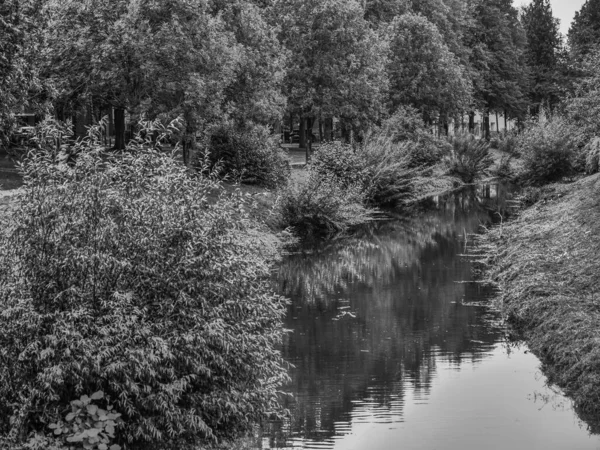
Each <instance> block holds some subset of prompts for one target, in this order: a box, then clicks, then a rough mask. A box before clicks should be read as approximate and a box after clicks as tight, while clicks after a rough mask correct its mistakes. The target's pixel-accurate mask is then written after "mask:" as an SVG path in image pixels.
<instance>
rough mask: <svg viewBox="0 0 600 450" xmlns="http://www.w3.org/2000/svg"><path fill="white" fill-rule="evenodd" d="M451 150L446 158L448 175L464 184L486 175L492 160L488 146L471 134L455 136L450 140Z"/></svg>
mask: <svg viewBox="0 0 600 450" xmlns="http://www.w3.org/2000/svg"><path fill="white" fill-rule="evenodd" d="M451 144H452V148H451V150H450V154H449V155H448V156H447V157H446V166H447V170H448V173H449V174H450V175H452V176H456V177H458V178H460V179H461V180H462V181H464V182H465V183H472V182H474V181H475V180H476V179H478V178H481V177H483V176H485V175H487V173H488V170H489V168H490V166H491V165H492V163H493V159H492V157H491V156H490V152H489V144H488V143H487V142H486V141H485V140H483V139H478V138H476V137H475V136H473V135H471V134H457V135H456V136H454V137H453V138H452V141H451Z"/></svg>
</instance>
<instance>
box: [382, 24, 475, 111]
mask: <svg viewBox="0 0 600 450" xmlns="http://www.w3.org/2000/svg"><path fill="white" fill-rule="evenodd" d="M389 34H390V40H391V44H390V54H391V57H390V61H389V64H388V67H387V72H388V75H389V77H390V100H391V103H392V105H393V107H394V108H397V107H398V106H399V105H400V104H411V105H413V106H415V107H418V108H420V109H421V111H422V112H423V114H424V116H425V118H426V119H427V120H435V119H437V118H438V117H440V116H442V117H446V116H447V115H449V114H453V113H456V112H459V111H461V112H462V111H463V110H464V109H466V108H467V106H468V105H470V104H471V100H472V98H471V93H472V92H471V85H470V83H469V77H468V76H467V74H466V72H465V69H464V67H463V66H462V65H461V64H460V61H459V60H458V58H457V57H456V56H455V55H454V54H453V53H452V52H451V51H450V50H449V49H448V47H447V46H446V44H445V43H444V40H443V37H442V35H441V34H440V32H439V31H438V29H437V28H436V27H435V25H433V24H432V23H431V22H429V21H428V20H427V19H426V18H425V17H423V16H420V15H415V14H404V15H402V16H399V17H396V18H395V19H394V21H393V22H392V24H391V25H390V28H389Z"/></svg>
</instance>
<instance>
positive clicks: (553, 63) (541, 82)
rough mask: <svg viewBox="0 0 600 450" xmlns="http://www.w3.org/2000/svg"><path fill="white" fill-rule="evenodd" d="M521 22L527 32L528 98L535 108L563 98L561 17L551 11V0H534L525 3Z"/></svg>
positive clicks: (536, 109)
mask: <svg viewBox="0 0 600 450" xmlns="http://www.w3.org/2000/svg"><path fill="white" fill-rule="evenodd" d="M521 23H522V24H523V28H524V29H525V33H526V35H527V46H526V50H525V53H526V56H527V61H528V63H529V67H530V68H531V76H532V80H531V81H532V83H531V86H530V89H529V98H530V101H531V105H532V107H533V110H534V111H538V110H539V108H540V106H543V104H548V105H549V106H550V107H552V106H554V105H556V104H557V103H558V102H559V100H560V92H561V88H560V80H561V75H560V71H559V52H560V50H561V43H562V38H561V35H560V32H559V25H560V23H559V20H558V19H556V18H554V16H553V15H552V7H551V6H550V1H549V0H533V1H532V2H531V3H530V4H529V5H527V6H525V7H524V8H523V10H522V14H521Z"/></svg>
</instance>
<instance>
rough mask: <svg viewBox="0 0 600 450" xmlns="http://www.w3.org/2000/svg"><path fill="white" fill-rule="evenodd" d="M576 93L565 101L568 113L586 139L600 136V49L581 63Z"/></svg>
mask: <svg viewBox="0 0 600 450" xmlns="http://www.w3.org/2000/svg"><path fill="white" fill-rule="evenodd" d="M579 69H580V76H579V78H578V80H577V82H576V83H575V94H574V95H573V96H572V97H571V98H569V99H567V100H566V101H565V104H566V105H565V106H566V108H565V109H566V115H567V117H568V119H569V120H570V121H572V122H573V124H574V125H575V126H576V128H577V130H578V131H579V132H580V133H581V134H582V135H583V137H584V139H585V140H590V139H592V138H594V137H595V136H600V122H599V121H598V120H597V118H598V117H599V116H600V49H598V50H597V51H592V52H590V53H589V54H588V55H587V56H586V57H585V59H584V60H583V61H581V63H580V64H579Z"/></svg>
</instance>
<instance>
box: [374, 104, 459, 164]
mask: <svg viewBox="0 0 600 450" xmlns="http://www.w3.org/2000/svg"><path fill="white" fill-rule="evenodd" d="M381 133H383V134H384V135H385V136H386V137H387V138H388V139H390V140H391V141H392V142H394V143H398V142H406V141H409V142H410V144H411V145H407V146H406V150H407V155H408V159H409V160H408V167H410V168H419V167H429V166H433V165H435V164H437V163H439V162H440V161H441V160H442V159H443V156H444V155H446V154H447V153H448V151H449V145H448V143H447V142H446V141H445V140H442V139H438V138H436V137H435V136H434V135H433V134H432V133H431V132H430V131H429V130H428V129H427V127H426V126H425V123H424V122H423V118H422V115H421V114H420V113H419V112H418V111H417V110H416V109H415V108H413V107H411V106H405V105H401V106H400V107H399V108H398V109H397V110H396V112H395V113H394V114H393V115H392V116H391V117H389V118H388V119H386V120H385V121H384V122H383V124H382V126H381Z"/></svg>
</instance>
